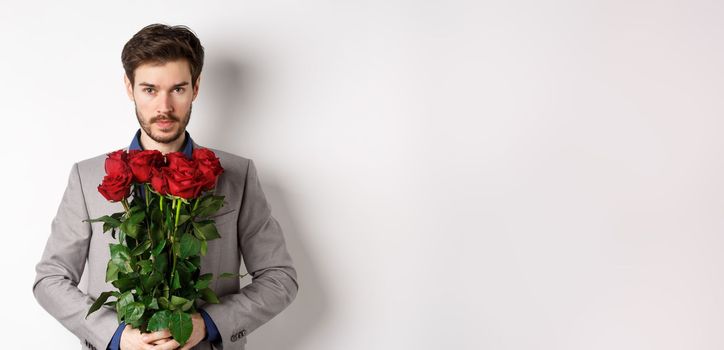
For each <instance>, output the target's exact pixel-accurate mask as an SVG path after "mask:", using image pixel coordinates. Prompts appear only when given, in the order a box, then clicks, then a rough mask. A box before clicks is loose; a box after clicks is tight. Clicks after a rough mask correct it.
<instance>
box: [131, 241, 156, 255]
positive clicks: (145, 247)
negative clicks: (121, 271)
mask: <svg viewBox="0 0 724 350" xmlns="http://www.w3.org/2000/svg"><path fill="white" fill-rule="evenodd" d="M152 243H153V242H151V241H150V240H146V241H144V242H143V243H141V244H140V245H138V246H137V247H136V248H133V251H132V252H131V255H133V256H139V255H141V254H143V253H145V252H146V251H147V250H148V248H151V244H152Z"/></svg>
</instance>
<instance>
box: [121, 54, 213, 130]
mask: <svg viewBox="0 0 724 350" xmlns="http://www.w3.org/2000/svg"><path fill="white" fill-rule="evenodd" d="M125 82H126V93H128V97H129V98H130V99H131V100H132V101H133V102H134V104H135V106H136V117H137V118H138V123H139V124H140V125H141V129H143V131H144V132H145V133H146V134H147V135H148V136H149V137H150V138H151V139H152V140H154V141H156V142H158V143H171V142H173V141H175V140H177V139H178V138H179V137H181V135H183V133H184V131H185V130H186V125H188V123H189V121H190V120H191V104H192V102H193V101H194V99H196V95H197V94H198V90H199V84H198V81H197V82H196V84H195V85H194V87H193V88H191V69H190V68H189V64H188V62H187V61H186V60H177V61H170V62H166V63H163V64H158V63H155V64H154V63H148V64H142V65H140V66H138V68H136V71H135V81H134V84H133V86H131V82H130V80H129V79H128V77H125Z"/></svg>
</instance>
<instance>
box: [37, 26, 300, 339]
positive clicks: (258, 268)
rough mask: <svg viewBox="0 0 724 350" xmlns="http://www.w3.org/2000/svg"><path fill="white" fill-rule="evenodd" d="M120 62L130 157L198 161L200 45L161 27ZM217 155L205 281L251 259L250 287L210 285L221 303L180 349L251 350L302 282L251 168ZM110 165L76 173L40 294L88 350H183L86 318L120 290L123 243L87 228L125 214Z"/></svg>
mask: <svg viewBox="0 0 724 350" xmlns="http://www.w3.org/2000/svg"><path fill="white" fill-rule="evenodd" d="M121 59H122V61H123V67H124V70H125V76H124V81H125V85H126V91H127V93H128V97H129V98H130V99H131V100H132V101H133V102H134V104H135V108H136V117H137V118H138V122H139V124H140V126H141V128H140V130H138V131H137V132H136V135H135V136H134V138H133V140H132V142H131V145H130V146H129V147H127V148H126V149H127V150H132V149H148V150H159V151H160V152H161V153H163V154H166V153H169V152H174V151H181V152H184V154H186V156H187V157H189V158H190V157H191V152H192V151H193V149H197V148H202V147H201V146H199V145H198V144H196V143H195V142H194V141H193V140H192V139H191V136H190V134H189V132H188V131H186V126H187V125H188V123H189V120H190V118H191V106H192V103H193V101H194V99H195V98H196V96H197V95H198V92H199V81H200V80H199V79H200V74H201V68H202V66H203V59H204V51H203V47H202V46H201V43H200V42H199V40H198V38H197V37H196V36H195V35H194V34H193V33H192V32H191V31H190V30H189V29H188V28H187V27H184V26H174V27H169V26H166V25H161V24H153V25H150V26H147V27H145V28H143V29H142V30H141V31H139V32H138V33H136V35H134V36H133V38H131V40H129V41H128V43H126V45H125V46H124V48H123V53H122V55H121ZM210 149H211V148H210ZM211 150H212V151H214V153H216V155H217V156H218V157H219V159H220V162H221V165H222V166H223V167H224V172H223V173H222V174H221V175H220V176H219V178H218V182H217V185H216V188H215V190H214V192H215V193H216V194H218V195H223V196H225V205H224V206H223V207H222V208H221V209H220V211H219V213H217V214H216V215H215V217H214V219H215V221H216V226H217V229H218V230H219V233H220V235H221V238H220V239H216V240H212V241H209V244H208V250H207V254H206V255H205V256H204V257H203V258H202V263H201V273H202V274H203V273H213V274H214V276H219V275H220V274H221V273H223V272H236V271H239V268H240V264H241V261H242V258H243V261H244V264H245V266H246V269H247V271H248V272H249V273H250V274H251V275H252V282H251V283H250V284H249V285H247V286H245V287H244V288H243V289H242V288H240V283H239V279H238V278H236V279H219V280H216V282H215V284H213V285H212V286H211V287H212V288H213V289H214V291H215V292H216V294H217V295H218V296H219V299H220V300H221V303H220V304H200V305H201V307H200V309H199V310H200V312H199V313H196V314H194V315H193V316H192V320H193V332H192V334H191V337H190V339H189V340H188V342H187V343H186V345H185V346H184V347H183V348H181V349H192V348H193V349H214V348H216V349H222V348H223V349H244V344H245V343H246V336H247V335H248V334H249V333H251V332H252V331H254V330H255V329H256V328H258V327H259V326H261V325H262V324H264V323H266V322H267V321H269V320H270V319H271V318H272V317H274V316H275V315H277V314H278V313H280V312H281V311H282V310H283V309H284V308H286V307H287V306H288V305H289V304H290V303H291V302H292V301H293V300H294V298H295V297H296V294H297V290H298V285H297V281H296V279H297V275H296V270H295V269H294V267H293V266H292V260H291V257H290V256H289V254H288V252H287V249H286V245H285V242H284V237H283V234H282V231H281V228H280V226H279V224H278V222H277V221H276V219H274V218H273V217H272V216H271V208H270V207H269V204H268V202H267V201H266V198H265V196H264V193H263V191H262V188H261V185H260V182H259V178H258V177H257V172H256V168H255V166H254V163H253V161H251V160H250V159H247V158H244V157H240V156H236V155H233V154H230V153H227V152H223V151H220V150H215V149H211ZM105 158H106V154H102V155H99V156H97V157H94V158H90V159H87V160H83V161H80V162H78V163H76V164H74V165H73V167H72V170H71V172H70V177H69V180H68V185H67V188H66V190H65V193H64V195H63V199H62V201H61V203H60V206H59V208H58V213H57V215H56V217H55V219H54V220H53V223H52V225H51V233H50V236H49V238H48V242H47V244H46V246H45V251H44V253H43V256H42V258H41V260H40V262H39V263H38V264H37V266H36V271H37V276H36V278H35V283H34V284H33V293H34V294H35V297H36V299H37V300H38V302H39V303H40V305H41V306H42V307H43V308H45V309H46V310H47V311H48V312H49V313H50V314H51V315H52V316H53V317H55V318H56V319H58V321H60V322H61V324H63V326H65V327H66V328H67V329H68V330H70V331H71V332H73V334H75V335H76V336H77V337H78V338H79V339H81V344H82V345H83V348H84V349H93V350H96V349H112V350H116V349H122V350H136V349H144V350H149V349H157V350H166V349H176V348H178V347H179V344H178V343H177V342H176V341H175V340H173V338H171V336H170V332H169V331H168V330H163V331H159V332H154V333H150V334H142V333H140V331H139V330H138V329H134V328H132V327H131V326H130V325H125V324H124V323H121V324H120V325H119V324H118V321H117V317H116V313H115V310H114V309H113V308H109V307H102V308H101V309H100V310H98V311H96V312H95V313H93V314H91V315H90V316H88V318H87V319H86V317H85V316H86V313H87V312H88V309H89V307H90V305H91V304H92V303H93V301H94V300H95V299H96V298H97V297H98V296H99V295H100V293H101V292H104V291H108V290H115V287H113V286H112V285H111V284H109V283H106V282H105V270H106V264H107V262H108V260H109V258H110V253H109V248H108V244H109V243H114V242H115V243H117V240H116V239H113V238H112V237H111V236H110V234H109V233H105V234H104V233H103V231H102V223H93V224H89V223H87V222H83V220H86V219H89V218H96V217H100V216H102V215H109V214H111V213H114V212H119V211H121V210H122V208H121V207H120V203H111V202H108V201H106V199H105V198H104V197H103V196H102V195H101V194H100V193H99V192H98V191H97V186H98V185H99V184H100V183H101V181H102V179H103V176H104V174H105V171H104V162H105ZM141 195H142V194H141ZM84 266H85V267H87V272H86V273H85V274H84V273H83V268H84ZM81 275H82V277H83V280H87V282H88V288H87V291H86V292H87V294H86V293H84V292H83V291H81V290H80V289H79V288H78V287H77V286H78V284H79V283H80V279H81Z"/></svg>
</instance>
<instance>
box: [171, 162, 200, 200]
mask: <svg viewBox="0 0 724 350" xmlns="http://www.w3.org/2000/svg"><path fill="white" fill-rule="evenodd" d="M167 169H168V172H167V173H166V181H167V182H168V193H169V194H171V195H174V196H176V197H181V198H185V199H191V198H196V197H198V196H199V193H200V192H201V188H202V187H203V186H204V184H205V183H206V177H204V173H202V172H201V171H200V170H199V169H198V168H191V167H186V168H183V169H172V168H170V167H169V168H167Z"/></svg>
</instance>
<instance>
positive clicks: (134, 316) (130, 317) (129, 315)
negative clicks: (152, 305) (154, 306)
mask: <svg viewBox="0 0 724 350" xmlns="http://www.w3.org/2000/svg"><path fill="white" fill-rule="evenodd" d="M144 311H146V305H143V304H142V303H139V302H134V303H130V304H128V306H126V318H125V320H126V323H136V322H137V321H139V320H140V319H141V317H143V312H144Z"/></svg>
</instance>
